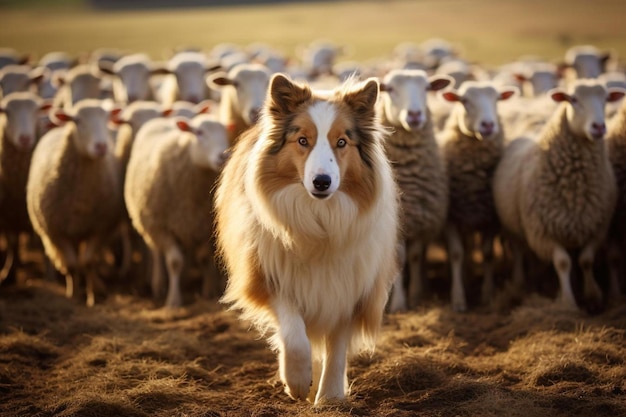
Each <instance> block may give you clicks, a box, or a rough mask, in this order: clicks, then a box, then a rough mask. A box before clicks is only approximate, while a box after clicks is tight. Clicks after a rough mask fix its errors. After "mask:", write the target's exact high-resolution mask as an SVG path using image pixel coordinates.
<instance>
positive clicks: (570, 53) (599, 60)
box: [561, 45, 611, 78]
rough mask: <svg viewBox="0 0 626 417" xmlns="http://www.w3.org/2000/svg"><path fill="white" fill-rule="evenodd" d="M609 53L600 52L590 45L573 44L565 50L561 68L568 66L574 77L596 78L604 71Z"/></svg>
mask: <svg viewBox="0 0 626 417" xmlns="http://www.w3.org/2000/svg"><path fill="white" fill-rule="evenodd" d="M610 58H611V54H610V53H609V52H602V51H600V50H599V49H598V48H596V47H595V46H592V45H577V46H573V47H571V48H570V49H568V50H567V51H566V52H565V62H564V63H563V64H561V69H562V70H565V69H567V68H570V69H572V70H573V71H574V73H575V75H576V78H598V77H599V76H600V74H602V73H603V72H605V71H606V65H607V62H608V61H609V59H610Z"/></svg>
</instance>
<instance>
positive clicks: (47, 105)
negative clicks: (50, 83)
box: [39, 100, 52, 111]
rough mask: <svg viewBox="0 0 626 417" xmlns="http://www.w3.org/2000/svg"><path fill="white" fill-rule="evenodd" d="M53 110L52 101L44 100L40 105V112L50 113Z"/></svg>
mask: <svg viewBox="0 0 626 417" xmlns="http://www.w3.org/2000/svg"><path fill="white" fill-rule="evenodd" d="M51 108H52V100H43V101H42V102H41V104H40V105H39V111H49V110H50V109H51Z"/></svg>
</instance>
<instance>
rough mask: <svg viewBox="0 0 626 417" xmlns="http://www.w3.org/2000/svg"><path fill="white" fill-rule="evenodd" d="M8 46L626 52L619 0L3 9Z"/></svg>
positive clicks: (552, 54)
mask: <svg viewBox="0 0 626 417" xmlns="http://www.w3.org/2000/svg"><path fill="white" fill-rule="evenodd" d="M2 15H3V24H2V25H0V39H2V44H4V45H5V46H12V47H15V48H17V49H19V50H23V51H30V52H32V53H34V54H35V55H41V54H43V53H45V52H48V51H51V50H66V51H69V52H71V53H76V54H77V53H81V52H86V51H89V50H91V49H93V48H97V47H117V48H123V49H127V50H131V51H145V52H147V53H149V54H151V55H152V56H153V57H154V58H156V59H161V58H163V57H164V54H165V53H166V51H168V50H169V49H171V48H174V47H178V46H199V47H204V48H207V49H208V48H211V47H212V46H214V45H215V44H217V43H220V42H233V43H237V44H241V45H247V44H249V43H252V42H267V43H270V44H272V45H275V46H276V47H278V48H279V49H282V50H283V51H284V52H285V53H288V54H294V53H295V51H296V48H297V46H298V45H303V44H306V43H308V42H309V41H311V40H312V39H316V38H318V37H324V38H328V39H332V40H334V41H336V42H339V43H342V44H345V45H347V46H349V47H350V48H351V50H352V55H351V56H350V57H349V58H353V59H357V60H367V59H370V58H376V57H380V56H388V55H389V53H390V52H391V50H392V48H393V47H394V46H395V45H396V44H398V43H399V42H402V41H415V42H420V41H422V40H424V39H427V38H430V37H434V36H437V37H444V38H447V39H450V40H451V41H454V42H456V43H458V44H459V45H461V46H462V48H463V49H464V52H465V55H466V56H467V57H469V58H470V59H473V60H476V61H478V62H482V63H485V64H489V65H495V64H501V63H504V62H506V61H509V60H512V59H515V58H517V57H518V56H520V55H525V54H534V55H539V56H543V57H544V58H548V59H556V58H561V57H562V55H563V52H564V50H565V48H566V47H568V46H570V45H572V44H576V43H593V44H596V45H598V46H599V47H602V48H611V49H613V50H614V51H615V52H617V53H618V54H619V55H620V56H626V25H624V24H623V16H624V15H626V2H623V1H622V0H599V1H594V2H589V1H587V0H529V1H522V0H513V1H498V0H474V1H467V0H437V1H435V0H422V1H408V0H407V1H400V0H396V1H358V2H357V1H352V2H321V3H304V4H278V5H266V6H253V7H241V6H240V7H220V8H199V9H179V10H142V11H135V12H94V11H90V10H88V9H84V8H79V9H74V8H60V9H59V8H57V9H54V8H53V9H38V8H28V9H5V10H2Z"/></svg>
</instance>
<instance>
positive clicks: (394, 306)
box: [389, 241, 407, 313]
mask: <svg viewBox="0 0 626 417" xmlns="http://www.w3.org/2000/svg"><path fill="white" fill-rule="evenodd" d="M396 249H397V253H398V262H399V264H400V268H398V274H397V275H396V279H395V282H394V284H393V288H392V290H391V299H390V301H389V312H390V313H398V312H400V311H405V310H406V309H407V301H406V293H405V292H404V266H405V265H406V247H405V242H404V241H402V242H399V243H398V244H397V245H396Z"/></svg>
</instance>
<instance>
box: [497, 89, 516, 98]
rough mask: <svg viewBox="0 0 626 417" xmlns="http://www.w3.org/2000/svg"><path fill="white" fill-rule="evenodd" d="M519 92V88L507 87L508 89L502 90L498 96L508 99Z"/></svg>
mask: <svg viewBox="0 0 626 417" xmlns="http://www.w3.org/2000/svg"><path fill="white" fill-rule="evenodd" d="M517 93H518V91H517V88H507V89H506V90H502V91H500V96H499V97H498V100H508V99H510V98H511V97H513V96H514V95H515V94H517Z"/></svg>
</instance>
